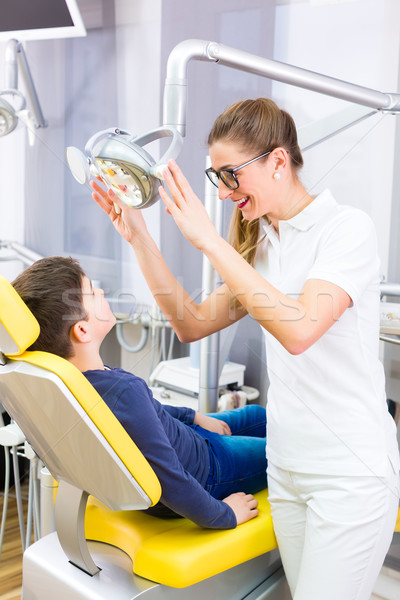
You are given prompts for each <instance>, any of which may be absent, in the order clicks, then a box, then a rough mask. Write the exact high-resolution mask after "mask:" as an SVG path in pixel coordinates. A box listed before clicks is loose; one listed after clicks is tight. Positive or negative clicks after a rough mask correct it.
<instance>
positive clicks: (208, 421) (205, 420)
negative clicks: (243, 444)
mask: <svg viewBox="0 0 400 600" xmlns="http://www.w3.org/2000/svg"><path fill="white" fill-rule="evenodd" d="M193 423H194V424H195V425H200V427H202V428H203V429H207V431H213V432H214V433H219V434H220V435H232V432H231V430H230V427H229V425H228V423H225V421H221V419H215V418H214V417H209V416H207V415H203V414H202V413H199V412H196V415H195V417H194V420H193Z"/></svg>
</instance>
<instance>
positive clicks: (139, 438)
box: [84, 369, 236, 529]
mask: <svg viewBox="0 0 400 600" xmlns="http://www.w3.org/2000/svg"><path fill="white" fill-rule="evenodd" d="M84 375H85V376H86V377H87V379H88V380H89V381H90V383H91V384H92V385H93V387H94V388H95V389H96V390H97V392H98V393H99V394H100V396H101V397H102V398H103V400H104V401H105V402H106V404H107V406H108V407H109V408H110V409H111V411H112V412H113V413H114V415H115V416H116V417H117V419H118V421H119V422H120V423H121V424H122V426H123V427H124V429H125V430H126V431H127V433H128V434H129V435H130V436H131V438H132V439H133V441H134V442H135V444H136V445H137V447H138V448H139V449H140V451H141V452H142V453H143V454H144V456H145V457H146V459H147V460H148V462H149V463H150V465H151V466H152V468H153V469H154V472H155V473H156V475H157V477H158V479H159V481H160V484H161V489H162V495H161V502H162V503H163V504H164V505H165V506H167V507H168V508H170V509H171V510H173V511H174V512H176V513H178V514H180V515H182V516H184V517H187V518H188V519H191V520H192V521H194V522H195V523H196V524H197V525H200V526H201V527H211V528H215V529H230V528H233V527H236V517H235V514H234V512H233V510H232V509H231V508H230V507H229V506H228V505H227V504H226V503H225V502H222V501H220V500H217V499H215V498H213V497H212V496H211V495H210V494H209V493H208V492H207V491H206V490H205V489H204V486H205V483H206V481H207V477H208V474H209V469H210V455H209V450H208V445H207V441H206V440H205V439H204V438H203V437H202V436H201V435H199V434H198V433H197V432H196V431H195V429H194V428H193V420H194V416H195V411H194V410H192V409H191V408H181V407H176V406H168V405H163V404H161V403H160V402H158V401H157V400H156V399H155V398H154V397H153V394H152V393H151V390H150V389H149V387H148V386H147V385H146V383H145V381H144V380H143V379H141V378H140V377H136V375H133V374H132V373H129V372H127V371H124V370H123V369H110V370H94V371H86V372H85V373H84Z"/></svg>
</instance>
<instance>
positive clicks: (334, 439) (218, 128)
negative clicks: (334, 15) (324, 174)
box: [92, 98, 399, 600]
mask: <svg viewBox="0 0 400 600" xmlns="http://www.w3.org/2000/svg"><path fill="white" fill-rule="evenodd" d="M208 142H209V153H210V157H211V164H212V168H211V169H208V170H207V175H208V176H209V177H210V179H211V180H212V181H213V182H214V183H215V184H216V185H218V188H219V196H220V198H221V199H222V200H227V199H229V200H231V201H233V202H234V203H235V209H234V215H233V220H232V228H231V243H230V244H229V243H228V242H226V241H225V240H224V239H222V238H221V237H220V236H219V235H218V233H217V231H216V230H215V228H214V227H213V225H212V223H211V222H210V220H209V218H208V216H207V213H206V211H205V209H204V207H203V205H202V203H201V201H200V200H199V199H198V198H197V197H196V196H195V194H194V193H193V191H192V189H191V187H190V185H189V184H188V182H187V180H186V179H185V177H184V176H183V174H182V172H181V171H180V169H179V168H178V166H177V165H176V163H175V162H174V161H170V162H169V164H168V167H169V169H168V170H166V171H165V174H164V175H165V181H166V184H167V186H168V188H169V191H170V194H171V196H172V199H171V198H170V197H169V195H168V194H167V193H166V191H165V190H164V189H163V188H161V189H160V194H161V197H162V199H163V201H164V203H165V205H166V209H167V211H168V212H169V213H170V214H171V215H172V217H173V218H174V220H175V222H176V224H177V225H178V227H179V228H180V230H181V232H182V233H183V234H184V235H185V237H186V238H187V239H188V240H189V241H190V242H191V243H192V244H193V245H194V246H196V247H197V248H199V249H200V250H201V251H202V252H203V253H204V254H205V255H206V256H207V257H208V258H209V260H210V261H211V263H212V264H213V266H214V267H215V269H216V270H217V271H218V273H219V275H220V277H221V278H222V280H223V281H224V284H223V285H222V287H220V288H219V289H217V290H216V292H214V294H212V295H211V296H210V297H209V298H208V299H207V300H205V301H204V302H202V303H201V304H199V305H196V304H195V303H194V301H193V300H192V299H191V298H190V297H189V296H188V295H187V294H186V292H185V291H184V290H183V289H182V288H181V287H180V285H179V284H178V282H177V281H176V279H175V278H174V277H173V275H172V274H171V272H170V271H169V270H168V267H167V266H166V264H165V262H164V260H163V258H162V256H161V254H160V252H159V250H158V249H157V247H156V245H155V243H154V242H153V240H152V239H151V238H150V236H149V234H148V232H147V229H146V227H145V224H144V221H143V218H142V216H141V214H140V213H139V211H136V212H135V211H133V210H131V209H128V208H127V207H124V206H123V205H122V204H121V202H119V201H118V200H117V199H116V196H115V195H113V194H112V193H109V195H108V196H107V195H106V194H105V193H104V192H103V191H102V189H101V188H100V186H98V185H97V184H96V183H93V184H92V185H93V187H94V189H95V193H94V197H95V199H96V201H97V202H98V203H99V205H100V206H101V207H102V208H103V209H104V210H105V211H106V212H107V213H108V215H109V216H110V218H111V220H112V222H113V224H114V225H115V227H116V228H117V230H118V231H119V232H120V233H121V235H122V236H123V237H124V238H125V239H126V240H127V241H128V242H130V243H131V244H132V247H133V249H134V251H135V253H136V256H137V259H138V262H139V265H140V267H141V269H142V271H143V273H144V275H145V277H146V280H147V283H148V284H149V286H150V289H151V290H152V292H153V294H154V297H155V299H156V301H157V302H158V304H159V306H160V308H161V310H162V311H163V313H164V314H165V316H166V317H167V318H168V319H169V320H170V322H171V324H172V326H173V328H174V330H175V331H176V333H177V335H178V337H179V339H180V340H181V341H184V342H190V341H193V340H196V339H199V338H201V337H203V336H206V335H209V334H211V333H213V332H215V331H218V330H220V329H222V328H224V327H227V326H228V325H230V324H231V323H232V322H234V321H237V320H238V319H240V318H242V317H243V316H244V315H245V314H250V315H252V317H253V318H254V319H256V320H257V321H258V322H259V323H260V325H261V326H262V328H263V330H264V333H265V341H266V349H267V361H268V375H269V380H270V388H269V391H268V405H267V411H268V417H267V423H268V434H267V437H268V448H267V458H268V463H269V466H268V486H269V494H270V496H269V498H270V503H271V510H272V515H273V522H274V527H275V532H276V535H277V539H278V545H279V549H280V553H281V556H282V562H283V565H284V568H285V572H286V575H287V579H288V582H289V585H290V588H291V591H292V595H293V598H294V599H295V600H320V599H321V598H324V600H329V599H330V598H332V600H333V599H335V600H336V599H337V598H340V599H341V600H369V597H370V594H371V591H372V588H373V584H374V581H375V579H376V577H377V575H378V573H379V570H380V568H381V565H382V563H383V560H384V557H385V554H386V552H387V549H388V547H389V545H390V541H391V537H392V534H393V530H394V524H395V519H396V514H397V509H398V498H399V475H398V472H399V455H398V454H399V453H398V446H397V440H396V435H395V426H394V422H393V420H392V419H391V417H390V415H389V413H388V410H387V406H386V400H385V389H384V373H383V367H382V365H381V363H380V362H379V359H378V327H379V261H378V257H377V244H376V237H375V231H374V227H373V224H372V222H371V220H370V219H369V217H368V216H367V215H366V214H364V213H363V212H361V211H359V210H356V209H353V208H350V207H345V206H339V205H338V204H337V203H336V201H335V200H334V198H333V197H332V195H331V194H330V192H329V191H324V192H323V193H321V194H320V195H318V196H317V197H316V198H313V197H312V196H310V195H309V194H308V193H307V191H306V190H305V189H304V187H303V185H302V184H301V182H300V180H299V177H298V171H299V169H300V167H301V166H302V164H303V160H302V156H301V152H300V150H299V147H298V143H297V134H296V128H295V125H294V122H293V120H292V118H291V117H290V116H289V115H288V114H287V113H286V112H285V111H282V110H280V109H279V108H278V107H277V106H276V105H275V103H274V102H272V101H271V100H268V99H265V98H260V99H258V100H246V101H243V102H238V103H236V104H234V105H233V106H231V107H230V108H228V109H227V110H226V111H225V112H224V113H223V114H222V115H221V116H220V117H218V118H217V120H216V122H215V123H214V125H213V128H212V130H211V133H210V135H209V140H208ZM113 201H117V204H118V205H119V206H120V208H121V214H117V213H116V211H115V210H114V206H113ZM159 290H162V292H161V293H160V294H158V293H157V291H159ZM166 292H168V293H166Z"/></svg>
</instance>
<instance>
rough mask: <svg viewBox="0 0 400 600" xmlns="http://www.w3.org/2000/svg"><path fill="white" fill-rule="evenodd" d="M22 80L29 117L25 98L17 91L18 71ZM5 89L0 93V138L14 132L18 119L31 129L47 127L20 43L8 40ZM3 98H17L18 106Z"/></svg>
mask: <svg viewBox="0 0 400 600" xmlns="http://www.w3.org/2000/svg"><path fill="white" fill-rule="evenodd" d="M19 69H20V71H21V75H22V77H23V79H24V83H25V88H26V93H27V96H28V98H29V104H30V108H31V110H29V116H27V112H26V110H25V108H26V105H27V102H26V98H25V96H24V95H23V94H22V92H20V91H19V90H18V70H19ZM5 72H6V75H5V84H6V85H5V87H6V89H4V90H2V91H0V137H1V136H5V135H7V134H8V133H11V132H12V131H14V129H15V128H16V126H17V125H18V119H19V118H21V119H22V120H23V121H25V122H27V121H28V123H27V124H28V125H29V126H30V127H31V128H38V127H47V121H46V120H45V118H44V116H43V112H42V109H41V106H40V103H39V98H38V95H37V92H36V88H35V84H34V82H33V79H32V75H31V72H30V69H29V65H28V61H27V58H26V55H25V51H24V48H23V46H22V44H21V42H18V41H17V40H9V41H8V42H7V45H6V51H5ZM3 96H11V97H12V100H13V99H14V98H15V97H17V98H18V100H19V102H20V105H19V106H18V107H15V106H14V103H13V102H11V101H8V100H5V99H4V98H3Z"/></svg>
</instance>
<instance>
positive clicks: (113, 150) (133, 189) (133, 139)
mask: <svg viewBox="0 0 400 600" xmlns="http://www.w3.org/2000/svg"><path fill="white" fill-rule="evenodd" d="M165 137H170V138H171V142H170V145H169V147H168V149H167V151H166V152H165V153H164V154H163V156H162V157H161V158H160V159H159V160H158V161H156V160H155V159H154V158H153V157H152V156H151V154H149V153H148V152H147V151H146V150H145V149H144V148H143V146H146V145H147V144H150V143H151V142H155V141H157V140H159V139H161V138H165ZM182 144H183V138H182V136H181V134H180V133H179V132H178V131H177V129H175V128H174V127H159V128H157V129H153V130H152V131H149V133H147V134H145V135H142V136H140V137H137V136H133V135H132V134H130V133H128V132H126V131H122V130H121V129H106V130H104V131H99V132H98V133H96V134H95V135H93V136H92V137H91V138H90V140H89V141H88V142H87V144H86V147H85V154H83V152H81V151H80V150H79V149H78V148H75V147H74V146H69V147H68V148H67V149H66V155H67V161H68V165H69V167H70V169H71V172H72V174H73V176H74V177H75V179H76V180H77V181H78V182H79V183H82V184H85V183H88V181H89V179H90V177H91V176H94V177H96V176H99V177H101V179H102V180H103V181H104V182H105V184H106V185H107V187H108V188H109V189H112V190H113V191H114V192H115V193H116V194H117V195H118V197H119V198H120V199H121V200H122V202H124V203H125V204H127V205H128V206H132V207H134V208H146V207H148V206H151V205H152V204H154V203H155V202H157V200H158V199H159V194H158V188H159V186H160V185H161V179H162V178H163V176H162V172H163V170H164V169H165V168H166V164H167V162H168V160H169V159H170V158H176V157H177V156H178V154H179V152H180V150H181V148H182Z"/></svg>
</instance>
